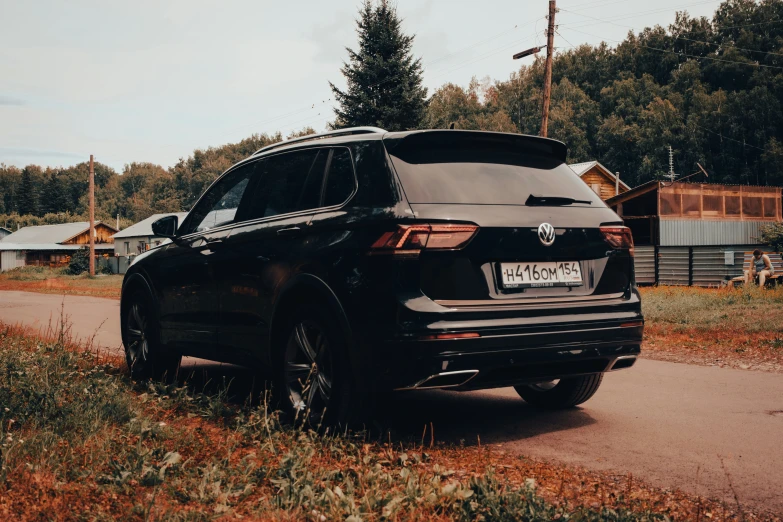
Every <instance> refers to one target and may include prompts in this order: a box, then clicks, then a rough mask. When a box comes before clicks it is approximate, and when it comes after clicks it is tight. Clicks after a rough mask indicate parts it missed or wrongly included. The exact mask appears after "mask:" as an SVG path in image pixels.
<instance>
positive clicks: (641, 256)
mask: <svg viewBox="0 0 783 522" xmlns="http://www.w3.org/2000/svg"><path fill="white" fill-rule="evenodd" d="M633 270H634V272H635V273H636V282H637V283H638V284H642V285H654V284H655V247H654V246H652V245H649V246H638V247H635V248H634V255H633Z"/></svg>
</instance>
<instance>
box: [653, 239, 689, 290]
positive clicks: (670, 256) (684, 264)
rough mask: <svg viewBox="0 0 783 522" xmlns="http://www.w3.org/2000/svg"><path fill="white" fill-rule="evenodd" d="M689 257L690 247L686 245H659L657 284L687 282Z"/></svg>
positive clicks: (683, 283)
mask: <svg viewBox="0 0 783 522" xmlns="http://www.w3.org/2000/svg"><path fill="white" fill-rule="evenodd" d="M690 257H691V256H690V249H689V248H688V247H659V248H658V284H659V285H687V284H689V282H690Z"/></svg>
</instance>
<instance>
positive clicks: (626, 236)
mask: <svg viewBox="0 0 783 522" xmlns="http://www.w3.org/2000/svg"><path fill="white" fill-rule="evenodd" d="M601 234H603V236H604V241H606V242H607V243H609V245H610V246H611V247H612V248H614V249H615V250H628V253H629V254H630V255H631V256H633V235H631V229H630V228H628V227H601Z"/></svg>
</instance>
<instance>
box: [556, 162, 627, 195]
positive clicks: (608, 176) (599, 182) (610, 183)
mask: <svg viewBox="0 0 783 522" xmlns="http://www.w3.org/2000/svg"><path fill="white" fill-rule="evenodd" d="M569 167H571V170H573V171H574V172H575V173H576V175H577V176H579V177H580V178H582V181H584V182H585V183H587V184H588V186H589V187H590V188H591V189H593V192H595V193H596V194H598V196H599V197H600V198H601V199H603V200H604V201H606V200H607V199H609V198H612V197H614V196H616V195H618V194H623V193H625V192H628V191H629V190H631V187H629V186H628V185H626V184H625V183H623V181H622V180H621V179H619V176H618V175H617V174H612V171H610V170H609V169H607V168H606V167H604V166H603V165H601V164H600V163H599V162H597V161H586V162H584V163H573V164H571V165H569Z"/></svg>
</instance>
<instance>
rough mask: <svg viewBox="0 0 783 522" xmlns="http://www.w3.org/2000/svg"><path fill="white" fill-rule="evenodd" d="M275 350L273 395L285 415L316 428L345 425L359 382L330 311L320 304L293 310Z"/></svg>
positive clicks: (336, 322) (342, 334)
mask: <svg viewBox="0 0 783 522" xmlns="http://www.w3.org/2000/svg"><path fill="white" fill-rule="evenodd" d="M272 348H273V350H274V355H275V357H274V359H275V360H274V388H273V397H274V399H275V403H276V405H277V407H278V408H280V410H281V412H282V413H283V415H284V418H285V419H286V420H290V421H291V422H294V423H297V424H298V423H302V424H305V425H308V426H310V427H311V428H316V429H317V428H321V427H330V426H340V425H347V423H348V422H349V421H350V420H351V416H352V415H353V410H352V406H353V402H355V399H356V394H355V393H353V390H354V388H355V386H354V383H353V378H352V373H351V369H350V363H349V360H348V345H347V341H346V336H345V334H344V332H343V331H342V329H341V328H340V326H339V323H338V321H337V320H336V319H335V318H334V317H333V316H332V314H330V313H329V312H328V311H326V310H324V309H323V307H322V306H315V305H305V306H301V307H295V308H293V310H292V311H291V312H290V315H289V316H288V318H287V319H286V320H285V323H284V326H283V330H282V332H281V335H279V336H277V342H276V346H273V347H272ZM352 399H354V400H352Z"/></svg>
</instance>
